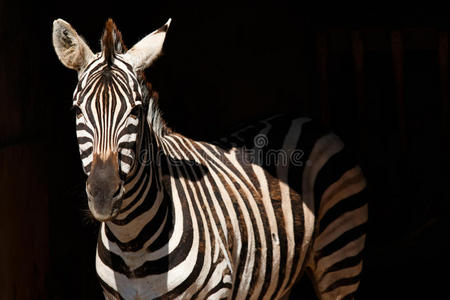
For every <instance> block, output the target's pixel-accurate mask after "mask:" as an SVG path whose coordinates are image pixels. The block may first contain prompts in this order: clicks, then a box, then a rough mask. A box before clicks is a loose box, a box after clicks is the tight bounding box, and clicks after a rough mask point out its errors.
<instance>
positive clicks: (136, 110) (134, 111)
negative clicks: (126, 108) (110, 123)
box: [130, 105, 141, 120]
mask: <svg viewBox="0 0 450 300" xmlns="http://www.w3.org/2000/svg"><path fill="white" fill-rule="evenodd" d="M140 111H141V107H140V106H139V105H137V106H135V107H133V109H132V110H131V112H130V117H132V118H133V119H135V120H136V119H137V118H139V112H140Z"/></svg>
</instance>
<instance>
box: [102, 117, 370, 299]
mask: <svg viewBox="0 0 450 300" xmlns="http://www.w3.org/2000/svg"><path fill="white" fill-rule="evenodd" d="M149 132H150V130H149ZM155 139H158V143H157V144H158V145H160V146H159V147H160V148H158V151H161V155H160V157H159V158H158V159H157V160H158V161H157V164H156V165H157V166H153V168H154V169H155V172H154V176H155V178H156V177H158V179H157V180H159V183H156V182H155V183H154V186H156V188H155V189H154V190H153V193H152V192H151V191H149V192H148V194H147V195H150V196H147V198H146V199H145V200H144V201H143V202H142V204H141V206H144V207H145V208H143V209H141V208H140V206H136V208H135V210H134V211H137V212H139V213H138V214H137V215H142V214H145V213H147V212H148V211H149V210H148V207H151V208H150V211H151V210H152V209H153V207H154V205H155V204H150V203H157V205H159V209H158V210H157V211H156V212H155V214H154V215H153V218H154V219H163V220H165V222H168V221H167V219H170V220H171V222H172V223H173V225H172V226H173V227H171V226H168V228H170V229H168V230H164V229H162V230H161V231H160V232H161V233H160V235H159V237H160V238H161V239H162V240H163V241H164V242H160V243H159V245H162V247H158V246H156V247H152V243H151V240H152V238H153V237H155V233H156V234H157V230H158V228H157V227H158V226H155V227H153V228H150V229H149V231H148V232H147V231H146V228H145V226H146V224H149V221H146V222H147V223H143V224H142V225H141V226H142V229H141V226H135V227H133V229H130V231H133V230H134V231H135V232H136V234H137V237H136V238H135V239H131V240H129V242H128V243H126V242H125V243H124V242H123V241H122V240H121V238H122V235H123V232H127V229H126V227H127V226H128V225H130V223H127V224H124V222H120V220H122V219H123V216H122V215H121V214H119V216H118V217H117V220H115V221H112V222H111V223H109V222H107V223H104V224H102V229H101V234H100V236H101V238H100V239H99V243H98V254H97V255H98V256H97V271H98V273H99V277H100V279H101V281H102V285H103V287H104V288H105V290H106V291H108V293H111V294H112V295H116V297H118V296H119V294H120V297H123V298H125V299H134V297H135V295H139V297H140V298H142V299H147V298H148V299H150V298H156V297H162V298H169V299H171V298H175V297H179V296H180V299H190V298H193V299H207V298H208V297H211V299H222V298H227V299H246V298H249V299H279V298H281V297H282V296H284V295H286V294H288V293H289V290H290V289H291V288H292V286H293V284H294V283H295V282H296V280H297V279H298V278H299V275H300V274H301V273H302V272H304V271H305V270H306V269H308V270H310V272H311V275H312V276H311V277H312V279H313V280H314V283H315V284H316V285H317V289H318V291H320V292H321V293H322V299H337V296H336V294H341V295H343V296H346V295H350V296H351V295H352V293H353V292H354V291H355V290H356V288H357V285H358V282H359V274H360V271H361V267H362V257H361V252H362V250H363V247H364V239H365V223H366V221H367V204H366V201H365V198H364V197H363V196H362V193H360V192H361V191H363V189H364V187H365V180H364V177H363V176H362V173H361V170H360V168H359V167H358V166H357V164H356V162H355V161H354V159H353V157H352V156H351V155H350V153H349V152H348V151H347V149H346V148H345V147H344V145H343V143H342V142H341V141H340V139H339V138H338V137H337V136H335V135H334V134H332V133H326V132H323V131H322V130H321V129H320V128H318V127H317V125H316V124H315V123H314V122H312V121H310V120H308V119H306V118H287V117H276V118H273V119H271V120H266V121H263V122H260V123H258V124H255V125H253V126H250V127H248V128H246V129H245V130H242V131H240V132H237V133H236V134H234V135H233V136H232V137H231V138H229V139H227V141H226V142H223V143H220V144H219V145H212V144H208V143H204V142H197V141H193V140H191V139H188V138H186V137H184V136H182V135H179V134H176V133H170V134H167V135H164V136H162V137H156V138H155ZM247 141H251V142H254V143H253V145H251V144H250V145H248V144H247V145H246V144H245V143H246V142H247ZM155 144H156V143H155ZM250 146H252V148H250ZM272 150H282V151H274V152H273V151H272ZM158 153H159V152H158ZM271 153H275V154H276V155H273V154H271ZM284 154H286V155H284ZM155 160H156V159H155ZM143 173H144V172H143ZM149 181H151V180H149ZM139 184H140V183H138V184H137V185H139ZM149 185H150V189H151V188H152V184H151V183H150V184H149ZM158 187H159V188H160V190H158ZM143 188H144V185H143ZM130 190H132V189H130ZM145 202H148V203H145ZM161 207H164V208H163V209H161ZM171 208H172V210H171ZM128 213H130V212H129V211H128V210H127V211H126V215H127V216H129V214H128ZM158 213H160V215H158ZM168 213H169V214H172V215H171V216H168V215H167V214H168ZM130 214H131V213H130ZM124 215H125V214H124ZM134 217H135V219H134V220H136V218H137V216H134ZM118 220H119V221H118ZM150 223H152V222H151V221H150ZM159 223H160V222H156V223H155V224H159ZM163 223H164V222H163ZM122 226H123V228H122ZM115 232H117V235H115V234H114V233H115ZM119 232H120V233H119ZM140 232H144V234H139V233H140ZM124 240H126V239H124ZM149 241H150V243H149ZM154 243H156V244H158V243H157V241H156V242H154ZM116 245H118V246H116ZM130 251H131V252H132V253H133V255H132V256H131V257H130V254H129V252H130ZM134 251H136V252H134ZM136 253H138V256H140V259H139V260H138V262H136V259H135V255H134V254H136ZM155 253H157V254H155ZM116 256H117V259H116V260H114V259H111V257H116ZM119 257H120V259H119ZM149 262H150V263H149ZM161 270H166V272H164V273H161ZM342 279H345V280H342ZM339 280H341V281H339ZM147 282H148V283H147ZM112 287H114V288H112ZM131 287H132V288H131ZM137 291H141V292H137ZM327 291H328V292H327ZM135 293H136V294H135Z"/></svg>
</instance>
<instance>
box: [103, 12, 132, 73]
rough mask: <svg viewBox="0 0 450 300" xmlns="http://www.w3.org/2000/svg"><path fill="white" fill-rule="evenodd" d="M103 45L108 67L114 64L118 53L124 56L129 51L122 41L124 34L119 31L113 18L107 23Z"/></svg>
mask: <svg viewBox="0 0 450 300" xmlns="http://www.w3.org/2000/svg"><path fill="white" fill-rule="evenodd" d="M101 45H102V52H103V54H104V56H105V60H106V62H107V63H108V65H111V64H112V60H113V58H114V56H115V54H116V53H119V54H123V53H125V52H126V51H127V47H126V46H125V44H124V43H123V40H122V34H121V33H120V31H119V30H118V29H117V26H116V24H115V23H114V21H113V20H112V19H111V18H109V19H108V21H106V24H105V29H104V30H103V35H102V40H101Z"/></svg>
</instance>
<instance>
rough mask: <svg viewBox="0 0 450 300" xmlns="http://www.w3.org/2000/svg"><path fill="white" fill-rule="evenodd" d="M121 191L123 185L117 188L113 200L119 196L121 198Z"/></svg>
mask: <svg viewBox="0 0 450 300" xmlns="http://www.w3.org/2000/svg"><path fill="white" fill-rule="evenodd" d="M121 190H122V185H120V184H119V186H118V187H117V190H116V191H115V192H114V194H113V198H116V197H117V196H119V195H120V191H121Z"/></svg>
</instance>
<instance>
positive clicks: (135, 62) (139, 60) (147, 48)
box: [124, 19, 172, 71]
mask: <svg viewBox="0 0 450 300" xmlns="http://www.w3.org/2000/svg"><path fill="white" fill-rule="evenodd" d="M171 21H172V19H169V20H168V21H167V22H166V24H165V26H167V28H168V27H169V26H170V22H171ZM166 31H167V30H163V31H161V30H159V29H158V30H155V31H153V32H152V33H150V34H149V35H147V36H146V37H144V38H143V39H142V40H140V41H139V42H138V43H137V44H136V45H134V46H133V47H132V48H131V49H130V50H128V51H127V53H125V55H124V58H125V60H126V61H127V62H128V63H130V64H131V65H132V66H133V68H134V70H135V71H139V70H144V69H146V68H147V67H149V66H150V65H151V64H152V63H153V61H154V60H155V59H156V58H157V57H158V56H159V55H160V54H161V49H162V46H163V44H164V39H165V38H166Z"/></svg>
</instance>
